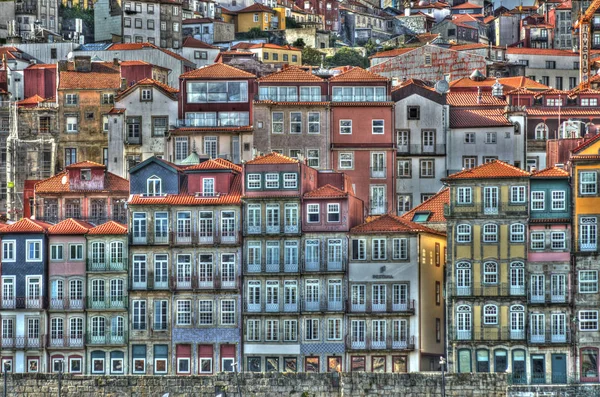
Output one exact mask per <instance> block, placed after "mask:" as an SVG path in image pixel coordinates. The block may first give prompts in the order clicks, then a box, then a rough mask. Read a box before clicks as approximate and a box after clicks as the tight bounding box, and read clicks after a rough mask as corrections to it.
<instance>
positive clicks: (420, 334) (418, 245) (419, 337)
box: [415, 233, 423, 371]
mask: <svg viewBox="0 0 600 397" xmlns="http://www.w3.org/2000/svg"><path fill="white" fill-rule="evenodd" d="M417 288H418V289H419V300H418V302H417V305H418V306H419V307H418V309H417V308H415V310H416V311H417V318H418V319H419V335H418V336H417V341H416V343H418V344H419V355H418V357H417V359H418V361H419V368H418V370H419V371H421V353H422V352H423V343H422V342H423V341H422V335H423V334H422V333H421V325H422V324H423V318H422V316H421V298H422V294H423V288H421V233H417Z"/></svg>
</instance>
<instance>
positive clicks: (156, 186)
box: [146, 175, 162, 196]
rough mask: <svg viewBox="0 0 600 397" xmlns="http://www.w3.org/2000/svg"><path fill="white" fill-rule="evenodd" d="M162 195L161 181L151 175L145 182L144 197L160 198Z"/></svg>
mask: <svg viewBox="0 0 600 397" xmlns="http://www.w3.org/2000/svg"><path fill="white" fill-rule="evenodd" d="M161 194H162V180H161V179H160V178H159V177H157V176H156V175H152V176H151V177H150V178H148V179H147V180H146V195H148V196H160V195H161Z"/></svg>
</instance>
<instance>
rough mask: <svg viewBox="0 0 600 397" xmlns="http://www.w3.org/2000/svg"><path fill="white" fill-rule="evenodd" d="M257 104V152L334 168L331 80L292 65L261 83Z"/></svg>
mask: <svg viewBox="0 0 600 397" xmlns="http://www.w3.org/2000/svg"><path fill="white" fill-rule="evenodd" d="M257 81H258V100H257V101H255V102H254V104H253V108H254V137H253V143H254V149H255V150H256V151H257V152H258V153H270V152H277V153H281V154H284V155H286V156H289V157H292V158H295V159H302V160H306V164H307V165H308V166H310V167H313V168H321V169H331V162H330V156H329V142H330V139H331V138H330V127H329V123H328V120H329V112H330V106H329V101H327V99H326V97H327V81H326V80H323V79H322V78H320V77H318V76H315V75H313V74H312V73H310V71H308V72H307V71H304V70H302V69H300V68H297V67H293V66H290V67H288V68H285V69H283V70H281V71H279V72H275V73H272V74H269V75H267V76H265V77H261V78H259V79H258V80H257Z"/></svg>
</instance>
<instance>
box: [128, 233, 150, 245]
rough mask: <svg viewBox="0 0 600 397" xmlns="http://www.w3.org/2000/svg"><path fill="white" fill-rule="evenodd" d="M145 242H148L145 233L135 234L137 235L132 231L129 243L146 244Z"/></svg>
mask: <svg viewBox="0 0 600 397" xmlns="http://www.w3.org/2000/svg"><path fill="white" fill-rule="evenodd" d="M147 242H148V238H147V236H146V233H143V234H137V235H136V233H133V235H132V236H131V244H134V245H146V243H147Z"/></svg>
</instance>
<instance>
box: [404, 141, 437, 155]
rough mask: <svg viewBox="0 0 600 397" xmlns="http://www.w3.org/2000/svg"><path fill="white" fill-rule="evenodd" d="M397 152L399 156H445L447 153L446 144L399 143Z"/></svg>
mask: <svg viewBox="0 0 600 397" xmlns="http://www.w3.org/2000/svg"><path fill="white" fill-rule="evenodd" d="M396 153H397V154H398V155H399V156H409V155H414V156H421V155H422V156H434V155H438V156H443V155H445V154H446V145H421V144H415V145H398V146H397V148H396Z"/></svg>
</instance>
